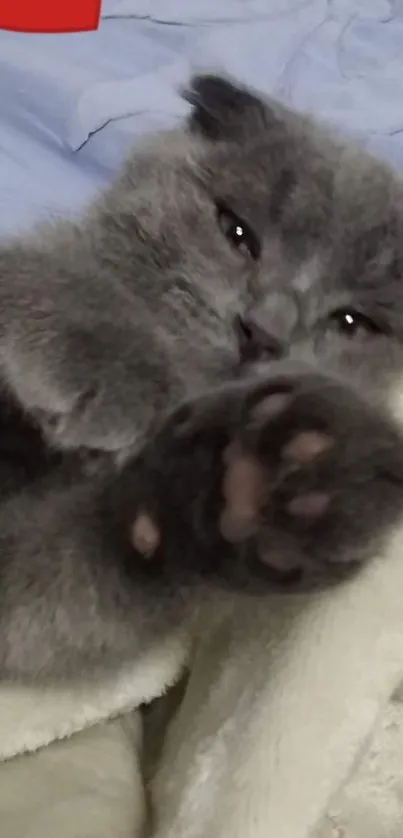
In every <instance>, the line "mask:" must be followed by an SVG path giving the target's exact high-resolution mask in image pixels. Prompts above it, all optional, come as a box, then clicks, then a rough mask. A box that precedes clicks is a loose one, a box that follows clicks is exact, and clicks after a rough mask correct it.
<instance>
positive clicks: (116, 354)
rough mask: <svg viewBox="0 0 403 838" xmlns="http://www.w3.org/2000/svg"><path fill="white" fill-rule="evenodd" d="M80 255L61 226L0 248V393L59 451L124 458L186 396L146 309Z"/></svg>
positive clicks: (72, 233) (72, 238) (68, 231)
mask: <svg viewBox="0 0 403 838" xmlns="http://www.w3.org/2000/svg"><path fill="white" fill-rule="evenodd" d="M56 232H57V231H56ZM49 235H50V234H49ZM58 235H59V233H58ZM77 240H78V242H79V244H77ZM81 248H82V251H83V252H82V253H81V250H80V239H79V236H78V233H77V231H75V230H74V227H71V229H70V226H69V225H68V224H66V225H63V226H62V234H61V235H60V241H59V240H58V238H57V236H56V235H55V242H54V243H53V240H52V238H50V242H47V240H46V241H45V243H44V244H41V240H39V243H38V244H36V243H35V242H34V243H33V244H30V243H29V242H28V243H26V242H24V241H22V242H18V241H17V242H16V243H15V244H9V245H3V247H2V248H0V384H1V385H3V386H4V385H5V386H6V388H8V389H9V390H10V391H11V393H12V395H13V396H14V398H15V399H16V401H17V402H18V404H19V405H20V406H21V407H22V408H23V409H24V410H26V411H27V412H28V413H29V414H30V415H31V416H34V417H36V418H37V420H38V422H39V424H40V425H41V426H42V428H43V429H44V431H45V433H46V435H47V437H48V439H49V440H50V442H51V443H52V444H55V445H56V446H57V447H62V448H79V447H89V448H99V449H106V450H110V451H121V450H122V449H125V448H129V449H130V448H133V447H136V445H137V443H140V442H141V439H142V435H143V434H144V433H146V432H147V431H148V430H149V428H150V426H151V425H152V422H153V420H154V418H155V416H156V415H158V414H159V413H160V412H161V411H162V410H165V409H166V407H167V405H168V404H170V403H171V404H174V403H175V402H176V401H177V399H178V398H180V397H182V396H183V391H182V389H181V385H180V382H179V381H178V380H177V376H176V375H175V374H174V372H173V369H172V365H171V364H170V359H169V352H168V351H167V347H166V345H165V341H164V337H163V335H162V334H161V331H159V332H158V334H156V330H155V328H153V323H152V322H151V316H150V313H149V312H148V311H147V307H146V306H145V304H144V303H143V302H142V300H141V299H136V298H135V297H131V296H130V295H128V293H127V291H126V290H125V289H124V288H123V286H121V285H120V284H119V283H118V282H117V281H116V280H115V279H114V277H113V276H112V277H111V276H109V275H107V272H105V269H104V272H103V273H102V266H101V267H99V266H98V265H97V264H96V261H95V264H94V257H91V254H90V256H89V255H88V254H87V253H86V252H85V248H84V245H81ZM90 257H91V258H90Z"/></svg>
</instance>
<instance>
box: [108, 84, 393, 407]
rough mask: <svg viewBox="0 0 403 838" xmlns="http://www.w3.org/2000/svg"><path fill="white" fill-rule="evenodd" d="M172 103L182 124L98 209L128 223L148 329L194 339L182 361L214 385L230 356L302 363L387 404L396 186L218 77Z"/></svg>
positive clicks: (386, 174)
mask: <svg viewBox="0 0 403 838" xmlns="http://www.w3.org/2000/svg"><path fill="white" fill-rule="evenodd" d="M184 95H185V98H186V99H187V100H188V102H189V103H190V104H191V112H190V116H189V119H188V121H187V123H186V124H185V126H184V127H183V129H181V130H178V131H176V132H169V133H168V134H166V135H162V136H160V137H157V138H155V139H153V140H151V141H150V142H149V143H148V145H147V146H146V147H145V148H144V149H143V150H142V151H141V152H140V153H139V154H136V156H135V157H134V158H133V159H132V160H130V161H129V162H128V164H127V166H126V169H125V171H124V173H123V175H122V178H121V180H120V181H119V183H118V185H117V190H116V189H115V192H113V193H112V196H114V201H115V203H113V200H112V205H113V211H114V212H115V213H116V200H117V198H118V200H119V201H120V205H121V206H122V207H125V208H126V209H127V210H129V209H131V210H132V213H133V214H132V217H133V215H134V216H135V217H136V225H137V226H136V230H135V233H136V236H135V238H136V241H137V240H138V237H140V253H141V252H143V254H145V253H147V256H146V257H145V256H144V258H146V259H147V264H148V266H149V265H150V264H154V265H155V271H156V274H155V275H156V277H157V275H158V279H157V278H156V280H155V282H154V283H151V285H150V279H149V274H148V275H147V274H146V276H147V279H146V281H147V284H148V285H147V287H148V294H149V295H151V296H153V295H154V296H155V300H156V305H157V300H158V301H159V302H158V306H159V315H160V318H161V323H163V322H164V318H165V317H171V314H172V309H173V310H174V311H175V310H176V334H177V335H178V336H179V338H180V336H181V334H183V336H184V345H185V343H186V342H189V332H188V330H189V328H190V329H193V339H192V341H191V347H190V349H188V350H187V353H186V359H187V362H188V363H191V364H192V363H193V365H194V366H195V368H196V369H198V368H199V369H204V365H206V364H207V367H206V369H207V378H208V375H210V374H211V375H212V378H214V375H217V376H218V377H223V378H224V377H228V373H229V371H230V370H231V369H234V368H235V367H236V364H237V362H238V352H239V348H240V347H241V350H242V353H243V355H244V358H245V359H248V358H249V359H251V360H259V353H260V357H261V358H262V359H264V360H268V361H272V362H275V361H276V360H277V359H280V358H287V357H290V358H291V359H293V358H297V359H298V361H301V360H302V361H304V360H305V361H307V362H308V363H310V364H313V365H315V366H319V367H321V368H322V369H328V370H329V371H333V372H335V373H339V374H341V375H342V376H347V377H348V379H349V381H351V380H352V379H353V380H355V381H356V382H357V385H359V386H361V387H363V388H365V391H366V392H367V391H368V392H370V393H371V394H372V393H374V395H375V396H376V395H377V394H378V395H379V393H381V394H382V397H384V395H385V391H386V390H389V389H390V388H392V390H393V391H394V392H396V388H397V391H398V390H399V387H398V382H399V381H400V379H402V381H403V186H402V183H401V182H399V180H398V178H397V177H396V176H395V175H394V173H393V172H392V170H390V169H389V167H388V166H387V165H384V164H382V163H380V162H377V161H375V160H374V159H372V158H371V157H370V156H369V155H367V154H366V153H364V152H362V151H360V150H359V149H356V148H354V147H352V146H350V145H349V144H348V143H346V142H344V141H342V140H340V139H338V138H335V137H333V136H332V135H331V134H329V133H328V132H327V131H326V130H325V129H323V128H321V127H320V126H318V125H316V124H315V123H313V122H312V121H311V120H310V119H308V118H306V117H304V116H301V115H298V114H296V113H293V112H291V111H289V110H287V109H286V108H285V107H283V106H282V105H280V104H278V103H276V102H274V101H270V100H265V99H263V98H261V97H260V95H258V94H257V93H255V92H253V91H251V90H248V89H245V88H243V87H241V86H238V85H236V84H235V83H233V82H231V81H230V80H228V79H226V78H223V77H218V76H213V75H204V76H203V75H202V76H196V77H195V78H193V80H192V82H191V84H190V86H189V87H188V88H187V90H186V91H185V94H184ZM141 237H142V238H141ZM145 245H146V246H145ZM141 247H142V248H143V250H142V251H141ZM138 253H139V250H138V249H137V254H138ZM151 286H152V288H151ZM161 299H162V300H163V301H164V300H166V301H167V302H169V305H167V306H166V307H164V306H162V307H161V305H160V303H161ZM239 318H241V319H239ZM179 345H180V340H179ZM209 347H211V354H209ZM192 353H193V355H192ZM209 364H210V368H209V369H208V366H209ZM402 412H403V406H402Z"/></svg>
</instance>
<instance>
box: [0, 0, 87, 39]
mask: <svg viewBox="0 0 403 838" xmlns="http://www.w3.org/2000/svg"><path fill="white" fill-rule="evenodd" d="M100 16H101V0H0V29H11V30H13V31H14V32H42V33H44V34H46V33H51V32H54V33H63V32H89V31H91V30H93V29H98V26H99V20H100Z"/></svg>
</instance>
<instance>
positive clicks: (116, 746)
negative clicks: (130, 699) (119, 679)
mask: <svg viewBox="0 0 403 838" xmlns="http://www.w3.org/2000/svg"><path fill="white" fill-rule="evenodd" d="M139 753H140V729H139V720H138V718H137V717H136V715H135V714H133V715H132V716H128V717H126V718H125V719H124V720H120V721H114V722H109V723H105V724H103V725H99V726H96V727H93V728H91V730H87V731H85V732H83V733H80V734H79V735H76V736H73V737H72V738H71V739H67V740H64V741H63V742H57V743H55V744H53V745H50V746H48V747H47V748H44V749H43V750H41V751H38V752H37V753H35V754H32V755H27V756H20V757H17V758H15V759H12V760H10V761H9V762H5V763H3V764H2V765H1V766H0V835H1V838H138V836H140V835H141V830H142V827H143V823H144V815H145V801H144V793H143V787H142V780H141V771H140V764H139Z"/></svg>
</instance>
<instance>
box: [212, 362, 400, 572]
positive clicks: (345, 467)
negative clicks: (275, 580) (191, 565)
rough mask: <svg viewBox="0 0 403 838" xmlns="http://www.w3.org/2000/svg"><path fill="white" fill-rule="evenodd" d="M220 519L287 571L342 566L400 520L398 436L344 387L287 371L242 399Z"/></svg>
mask: <svg viewBox="0 0 403 838" xmlns="http://www.w3.org/2000/svg"><path fill="white" fill-rule="evenodd" d="M224 466H225V471H224V479H223V486H222V495H223V508H222V511H221V515H220V522H219V527H220V531H221V534H222V536H223V537H224V539H226V540H227V541H230V542H232V543H234V544H236V543H242V542H245V541H250V542H251V543H254V545H255V547H256V555H257V556H258V558H259V560H260V561H261V562H262V563H263V564H264V565H265V566H267V567H268V568H271V569H272V570H275V571H277V572H278V573H280V574H282V575H283V576H284V578H285V577H288V576H290V575H291V576H292V577H294V576H295V577H296V576H297V575H301V574H303V575H304V576H307V575H311V576H312V577H313V576H315V577H320V576H321V574H323V572H324V571H325V573H326V574H327V575H329V574H330V573H331V572H335V574H337V573H339V574H340V571H344V569H347V567H348V566H349V565H350V566H351V565H356V564H358V563H360V562H362V561H363V560H364V559H365V558H366V557H367V556H368V555H370V554H373V552H374V549H375V544H376V542H377V540H378V539H379V538H380V537H381V536H382V535H383V534H385V531H389V530H390V527H392V526H393V525H394V523H396V521H397V519H398V517H399V515H401V517H402V519H403V441H402V439H401V438H400V436H399V434H398V432H397V430H396V429H395V428H394V427H393V426H392V424H391V423H389V421H388V420H387V419H386V418H384V417H382V416H381V414H380V413H378V412H377V411H376V410H375V409H373V408H372V407H370V406H369V405H367V404H366V403H365V402H363V401H362V400H361V399H360V398H358V397H357V396H356V395H355V394H354V393H353V392H351V391H350V390H349V389H347V388H345V387H343V386H342V385H339V384H337V383H335V382H334V381H332V380H329V379H326V378H322V377H319V376H318V377H317V376H314V375H313V376H310V375H306V376H302V377H301V378H299V377H294V376H285V377H282V378H281V379H278V380H277V381H276V380H274V381H272V382H269V383H266V384H260V385H258V386H257V387H256V388H254V389H252V390H251V391H250V392H249V393H247V394H246V396H245V397H244V403H243V405H242V407H241V419H240V421H239V423H238V427H237V429H236V430H235V433H234V435H233V437H232V439H231V441H230V443H229V445H228V446H227V447H226V449H225V452H224Z"/></svg>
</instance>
